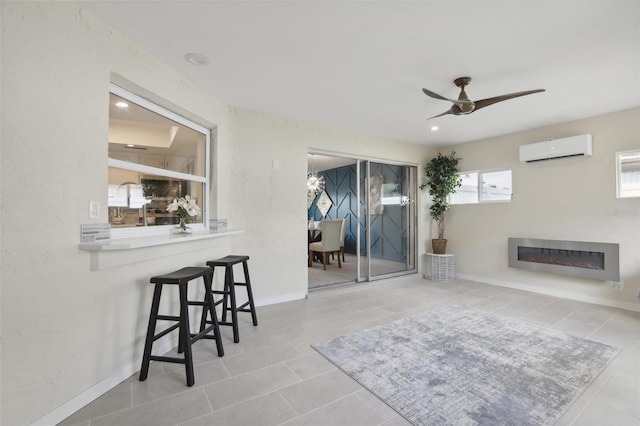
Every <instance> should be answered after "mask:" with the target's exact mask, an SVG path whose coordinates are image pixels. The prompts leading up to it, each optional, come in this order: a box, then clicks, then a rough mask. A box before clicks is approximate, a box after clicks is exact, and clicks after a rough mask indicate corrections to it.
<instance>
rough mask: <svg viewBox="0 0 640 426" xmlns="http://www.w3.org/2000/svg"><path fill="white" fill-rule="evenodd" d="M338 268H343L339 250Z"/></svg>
mask: <svg viewBox="0 0 640 426" xmlns="http://www.w3.org/2000/svg"><path fill="white" fill-rule="evenodd" d="M338 268H342V263H341V262H340V250H338Z"/></svg>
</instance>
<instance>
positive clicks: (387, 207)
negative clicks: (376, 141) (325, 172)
mask: <svg viewBox="0 0 640 426" xmlns="http://www.w3.org/2000/svg"><path fill="white" fill-rule="evenodd" d="M358 171H359V173H358V174H359V182H360V188H359V199H360V210H359V216H360V217H359V225H360V226H359V234H360V235H359V236H358V239H359V243H360V244H359V250H358V253H359V259H358V281H367V280H371V279H376V278H383V277H387V276H390V275H400V274H404V273H408V272H415V269H416V237H415V236H416V206H415V202H414V200H415V198H416V190H417V189H416V167H415V166H405V165H395V164H386V163H379V162H372V161H362V162H360V163H359V167H358Z"/></svg>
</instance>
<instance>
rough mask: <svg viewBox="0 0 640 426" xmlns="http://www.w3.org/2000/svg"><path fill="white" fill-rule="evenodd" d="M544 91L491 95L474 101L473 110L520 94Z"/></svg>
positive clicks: (535, 91)
mask: <svg viewBox="0 0 640 426" xmlns="http://www.w3.org/2000/svg"><path fill="white" fill-rule="evenodd" d="M544 91H545V90H544V89H536V90H526V91H524V92H516V93H509V94H508V95H501V96H496V97H493V98H487V99H481V100H479V101H475V104H476V107H475V109H474V111H476V110H479V109H480V108H484V107H486V106H489V105H493V104H495V103H498V102H502V101H507V100H509V99H513V98H518V97H520V96H526V95H531V94H533V93H539V92H544Z"/></svg>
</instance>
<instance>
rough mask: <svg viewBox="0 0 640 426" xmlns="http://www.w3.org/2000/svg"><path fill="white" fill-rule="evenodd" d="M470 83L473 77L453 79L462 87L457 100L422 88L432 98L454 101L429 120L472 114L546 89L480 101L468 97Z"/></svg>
mask: <svg viewBox="0 0 640 426" xmlns="http://www.w3.org/2000/svg"><path fill="white" fill-rule="evenodd" d="M469 83H471V77H459V78H456V79H455V80H453V84H455V85H456V86H458V87H459V88H460V95H459V96H458V99H457V100H455V99H449V98H445V97H444V96H440V95H438V94H437V93H435V92H432V91H431V90H427V89H422V91H423V92H424V94H425V95H427V96H431V97H432V98H435V99H440V100H443V101H449V102H453V105H451V108H450V109H449V110H447V111H445V112H443V113H442V114H438V115H434V116H433V117H429V118H428V119H427V120H431V119H432V118H436V117H441V116H443V115H447V114H453V115H467V114H471V113H472V112H474V111H477V110H479V109H480V108H484V107H486V106H489V105H493V104H495V103H497V102H502V101H506V100H509V99H513V98H517V97H520V96H526V95H531V94H532V93H538V92H544V89H536V90H527V91H524V92H516V93H509V94H507V95H501V96H496V97H493V98H487V99H481V100H479V101H470V100H469V98H468V97H467V94H466V92H465V91H464V88H465V87H466V86H468V85H469Z"/></svg>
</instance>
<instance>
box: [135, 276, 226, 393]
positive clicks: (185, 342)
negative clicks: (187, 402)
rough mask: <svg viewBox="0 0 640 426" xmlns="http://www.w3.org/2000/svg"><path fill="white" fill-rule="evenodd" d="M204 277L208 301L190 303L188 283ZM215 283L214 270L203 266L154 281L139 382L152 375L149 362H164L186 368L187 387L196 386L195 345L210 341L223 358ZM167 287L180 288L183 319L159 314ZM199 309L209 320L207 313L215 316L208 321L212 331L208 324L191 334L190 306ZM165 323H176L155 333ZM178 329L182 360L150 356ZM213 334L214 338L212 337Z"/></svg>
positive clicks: (157, 277)
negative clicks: (213, 290) (156, 344)
mask: <svg viewBox="0 0 640 426" xmlns="http://www.w3.org/2000/svg"><path fill="white" fill-rule="evenodd" d="M200 277H202V279H203V281H204V289H205V300H204V302H200V301H190V300H187V284H188V283H189V281H191V280H194V279H196V278H200ZM212 281H213V271H212V270H211V268H207V267H201V266H190V267H186V268H182V269H179V270H177V271H173V272H171V273H168V274H165V275H158V276H155V277H152V278H151V280H150V282H151V283H152V284H155V289H154V291H153V301H152V303H151V313H150V314H149V326H148V328H147V338H146V340H145V343H144V355H143V356H142V368H141V369H140V381H144V380H146V379H147V374H148V373H149V362H150V361H163V362H174V363H178V364H184V365H185V370H186V374H187V386H193V384H194V382H195V380H194V376H193V357H192V352H191V345H192V344H193V343H195V342H196V341H198V340H200V339H203V338H207V339H215V340H216V348H217V350H218V356H224V349H223V347H222V339H221V338H220V329H219V328H218V320H217V318H216V315H215V305H214V303H213V296H212V295H211V283H212ZM164 284H174V285H178V288H179V291H180V315H179V316H173V315H160V314H158V310H159V307H160V296H161V295H162V286H163V285H164ZM190 305H196V306H202V312H203V315H205V316H206V313H207V312H212V315H211V318H212V320H211V321H209V324H211V325H210V326H209V327H205V324H200V331H199V333H197V334H192V333H191V330H190V328H189V306H190ZM158 320H162V321H175V322H176V324H173V325H172V326H170V327H169V328H167V329H166V330H164V331H162V332H160V333H158V334H155V333H156V322H157V321H158ZM175 329H179V333H180V335H179V343H178V353H182V352H184V357H183V358H176V357H167V356H159V355H151V349H152V346H153V342H154V341H156V340H158V339H159V338H161V337H163V336H165V335H167V334H168V333H170V332H172V331H174V330H175ZM209 333H212V334H209Z"/></svg>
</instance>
